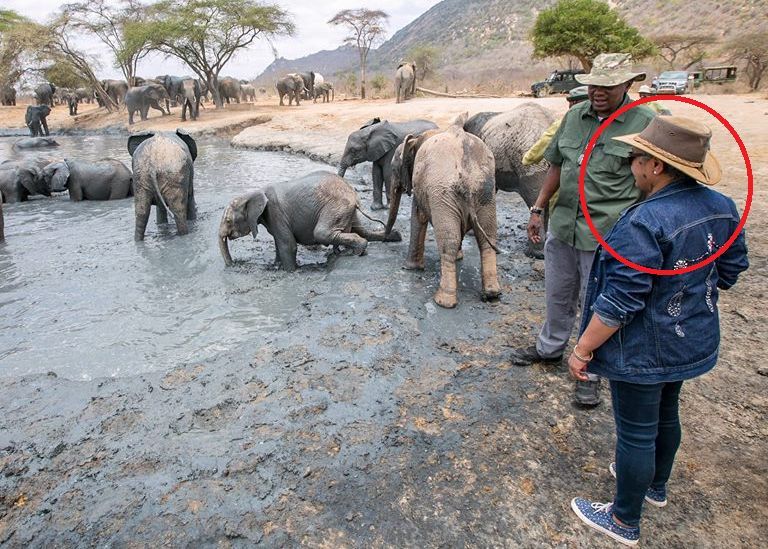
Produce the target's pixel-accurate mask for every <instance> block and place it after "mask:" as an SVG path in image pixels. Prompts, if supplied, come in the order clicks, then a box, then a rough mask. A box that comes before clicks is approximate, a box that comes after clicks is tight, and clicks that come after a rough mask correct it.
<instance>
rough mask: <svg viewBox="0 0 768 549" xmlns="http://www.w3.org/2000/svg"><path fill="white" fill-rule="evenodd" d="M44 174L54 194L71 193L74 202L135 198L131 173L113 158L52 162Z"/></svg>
mask: <svg viewBox="0 0 768 549" xmlns="http://www.w3.org/2000/svg"><path fill="white" fill-rule="evenodd" d="M42 175H43V179H45V182H46V184H47V185H48V189H49V190H50V192H62V191H65V190H69V199H70V200H74V201H80V200H118V199H121V198H128V197H129V196H133V188H132V185H131V177H132V176H131V170H129V169H128V168H127V167H126V166H125V164H123V163H122V162H120V161H119V160H115V159H113V158H106V159H104V160H99V161H97V162H88V161H81V160H66V159H65V160H62V161H60V162H51V163H50V164H48V165H47V166H45V167H44V168H43V170H42Z"/></svg>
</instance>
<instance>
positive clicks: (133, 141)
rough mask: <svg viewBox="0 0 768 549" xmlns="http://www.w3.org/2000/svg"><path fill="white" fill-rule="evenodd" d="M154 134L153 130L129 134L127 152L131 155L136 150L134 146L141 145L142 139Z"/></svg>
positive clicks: (144, 139)
mask: <svg viewBox="0 0 768 549" xmlns="http://www.w3.org/2000/svg"><path fill="white" fill-rule="evenodd" d="M154 136H155V133H154V132H141V133H135V134H133V135H132V136H130V137H129V138H128V154H130V155H131V156H133V153H134V152H136V148H137V147H138V146H139V145H141V144H142V143H143V142H144V141H146V140H147V139H150V138H152V137H154Z"/></svg>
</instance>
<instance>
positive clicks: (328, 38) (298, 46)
mask: <svg viewBox="0 0 768 549" xmlns="http://www.w3.org/2000/svg"><path fill="white" fill-rule="evenodd" d="M439 1H440V0H387V2H386V3H384V2H381V1H378V2H377V1H372V0H326V1H324V2H323V1H317V0H315V1H310V0H292V1H291V2H285V1H275V0H271V1H267V2H262V3H272V4H277V5H279V6H281V7H282V8H283V9H285V10H287V11H288V12H289V13H290V14H291V16H292V18H293V22H294V24H295V25H296V34H295V35H294V36H293V37H290V38H283V39H279V40H276V41H275V42H274V45H275V47H276V48H277V53H278V55H279V56H280V57H285V58H286V59H296V58H298V57H303V56H305V55H309V54H311V53H315V52H317V51H320V50H333V49H336V48H337V47H339V46H340V45H341V44H342V43H343V41H344V38H345V36H346V35H347V33H346V32H345V31H344V30H343V28H342V27H334V26H331V25H328V23H327V21H328V20H329V19H331V18H332V17H333V16H334V15H335V14H336V13H337V12H338V11H340V10H343V9H354V8H369V9H383V10H384V11H385V12H387V13H388V14H389V16H390V17H389V22H388V24H387V31H388V32H387V35H386V38H389V37H391V36H392V35H393V34H394V33H395V32H397V31H398V30H399V29H401V28H402V27H404V26H405V25H407V24H408V23H410V22H411V21H413V20H414V19H416V18H417V17H418V16H420V15H421V14H422V13H424V12H425V11H427V10H428V9H429V8H430V7H432V6H433V5H435V4H437V3H438V2H439ZM64 3H65V2H62V1H61V0H32V1H31V2H30V0H2V6H3V8H5V9H12V10H14V11H16V12H18V13H20V14H22V15H25V16H27V17H29V18H30V19H34V20H35V21H38V22H45V21H46V20H47V19H48V18H50V17H51V16H52V15H53V14H55V13H56V12H57V11H58V10H59V7H60V6H61V5H62V4H64ZM115 4H118V2H115ZM383 5H386V7H382V6H383ZM98 44H99V43H98V42H93V41H87V42H83V49H86V50H87V51H88V52H89V53H91V54H93V55H95V56H96V57H97V58H98V59H99V61H100V64H101V67H100V69H99V70H97V71H96V73H97V74H98V75H99V76H102V75H103V76H104V77H106V78H122V74H121V73H120V71H119V70H118V69H115V68H114V67H113V66H112V64H113V63H112V60H111V57H110V55H108V54H106V53H104V46H101V47H100V46H99V45H98ZM273 60H274V57H273V55H272V50H271V48H270V47H269V44H267V42H266V41H264V40H259V41H257V42H256V43H255V44H254V45H252V46H251V47H250V48H248V49H247V50H243V51H242V52H240V53H239V54H238V55H236V56H235V57H234V58H233V60H232V61H230V62H229V63H228V64H227V66H226V67H225V68H224V71H223V73H222V75H227V76H235V77H237V78H253V77H255V76H257V75H259V74H260V73H261V72H262V71H263V70H264V69H265V68H266V67H267V66H268V65H269V64H270V63H271V62H272V61H273ZM190 73H191V71H190V70H189V68H187V67H186V66H185V65H183V64H182V63H181V62H179V61H176V60H174V59H173V58H171V59H165V58H163V57H160V56H157V55H154V56H149V57H147V58H145V59H143V60H142V61H141V62H140V65H139V70H138V74H139V75H140V76H144V77H146V78H152V77H153V76H156V75H159V74H178V75H181V74H190Z"/></svg>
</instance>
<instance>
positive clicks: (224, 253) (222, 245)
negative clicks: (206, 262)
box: [219, 236, 232, 267]
mask: <svg viewBox="0 0 768 549" xmlns="http://www.w3.org/2000/svg"><path fill="white" fill-rule="evenodd" d="M219 251H220V252H221V257H223V258H224V264H225V265H226V266H227V267H229V266H230V265H232V255H231V254H230V253H229V243H228V242H227V237H226V236H220V237H219Z"/></svg>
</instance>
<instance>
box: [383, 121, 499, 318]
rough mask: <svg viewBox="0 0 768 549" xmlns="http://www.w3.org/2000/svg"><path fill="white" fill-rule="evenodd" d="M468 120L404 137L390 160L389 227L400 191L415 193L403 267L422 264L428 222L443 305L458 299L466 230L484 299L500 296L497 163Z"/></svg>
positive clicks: (449, 305)
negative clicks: (473, 248)
mask: <svg viewBox="0 0 768 549" xmlns="http://www.w3.org/2000/svg"><path fill="white" fill-rule="evenodd" d="M466 120H467V114H466V113H464V114H463V115H461V116H459V117H458V118H457V119H456V121H454V123H453V125H452V126H451V127H450V128H448V129H447V130H446V131H443V132H426V133H425V134H424V135H422V136H421V137H416V136H412V135H409V136H406V138H405V140H404V141H403V143H402V144H401V145H399V146H398V148H397V150H396V151H395V154H394V157H393V159H392V195H391V199H390V202H389V219H388V221H387V231H389V230H391V229H392V227H393V226H394V224H395V221H396V219H397V212H398V209H399V208H400V199H401V198H402V195H403V193H404V192H405V193H407V194H409V195H410V194H411V193H413V201H412V203H411V241H410V245H409V248H408V259H407V261H406V263H405V268H406V269H423V268H424V240H425V238H426V234H427V224H428V223H432V227H433V228H434V232H435V240H436V241H437V248H438V252H439V253H440V271H441V275H440V287H439V288H438V289H437V292H435V295H434V300H435V303H437V304H438V305H440V306H441V307H446V308H452V307H455V306H456V304H457V302H458V301H457V276H456V275H457V273H456V260H457V258H458V255H459V252H460V250H461V241H462V239H463V238H464V235H466V234H467V233H468V232H469V231H470V230H472V231H473V232H474V235H475V239H476V240H477V245H478V248H480V262H481V272H482V284H483V292H482V298H483V300H492V299H497V298H498V297H499V296H500V295H501V287H500V286H499V279H498V274H497V271H496V252H498V248H497V247H496V190H495V180H494V172H495V168H496V165H495V162H494V159H493V154H492V153H491V151H490V149H488V147H487V146H486V145H485V144H484V143H483V142H482V141H481V140H480V139H479V138H478V137H476V136H474V135H472V134H469V133H467V132H465V131H464V130H463V128H462V126H463V125H464V123H465V122H466Z"/></svg>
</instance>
